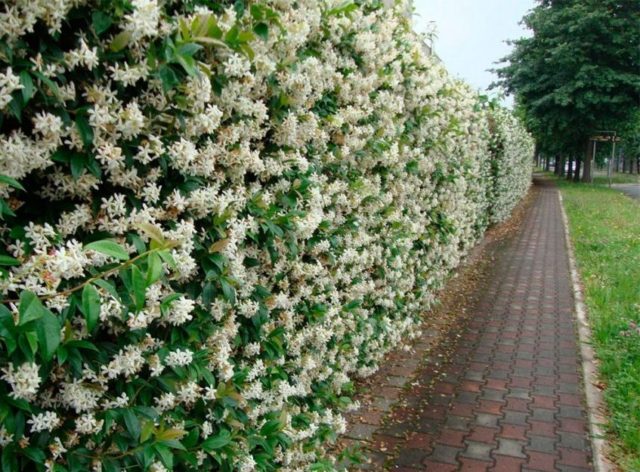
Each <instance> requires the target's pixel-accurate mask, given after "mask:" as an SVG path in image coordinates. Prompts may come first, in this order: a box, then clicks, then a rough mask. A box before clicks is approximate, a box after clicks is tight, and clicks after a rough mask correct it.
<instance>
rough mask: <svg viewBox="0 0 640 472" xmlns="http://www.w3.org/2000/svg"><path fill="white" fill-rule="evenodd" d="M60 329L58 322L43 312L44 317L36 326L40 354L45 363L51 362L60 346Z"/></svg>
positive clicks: (51, 315)
mask: <svg viewBox="0 0 640 472" xmlns="http://www.w3.org/2000/svg"><path fill="white" fill-rule="evenodd" d="M61 328H62V326H61V325H60V321H58V318H57V317H56V316H55V315H54V314H53V313H51V312H50V311H49V310H45V311H44V315H43V316H42V318H40V319H39V320H38V323H37V324H36V333H37V334H38V343H39V346H40V352H41V353H42V354H41V355H42V358H43V359H44V360H45V361H49V360H51V358H52V357H53V354H54V353H55V352H56V349H58V346H59V345H60V330H61Z"/></svg>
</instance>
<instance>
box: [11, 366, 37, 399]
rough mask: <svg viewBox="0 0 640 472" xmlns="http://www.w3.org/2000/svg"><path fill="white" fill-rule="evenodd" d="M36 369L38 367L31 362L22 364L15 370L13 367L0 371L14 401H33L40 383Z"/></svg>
mask: <svg viewBox="0 0 640 472" xmlns="http://www.w3.org/2000/svg"><path fill="white" fill-rule="evenodd" d="M38 369H39V367H38V365H37V364H35V363H33V362H31V363H24V364H22V365H20V367H18V368H17V369H14V368H13V365H9V367H5V368H4V369H2V372H4V375H3V376H2V379H3V380H6V381H7V382H8V383H9V385H11V388H12V390H13V391H12V392H11V393H10V394H9V395H10V396H11V397H12V398H16V399H18V398H21V399H23V400H27V401H31V400H33V399H34V398H35V395H36V394H37V393H38V387H39V386H40V381H41V379H40V376H39V375H38Z"/></svg>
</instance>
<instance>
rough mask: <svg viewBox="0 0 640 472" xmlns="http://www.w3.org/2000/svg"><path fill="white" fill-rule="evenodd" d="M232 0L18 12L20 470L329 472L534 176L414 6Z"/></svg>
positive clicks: (7, 432)
mask: <svg viewBox="0 0 640 472" xmlns="http://www.w3.org/2000/svg"><path fill="white" fill-rule="evenodd" d="M228 3H229V2H208V1H195V0H184V1H178V0H172V1H166V2H158V1H156V0H133V1H131V2H130V1H128V0H113V1H112V0H91V1H88V0H59V1H55V2H52V1H44V0H35V1H30V2H27V1H26V0H12V1H9V2H5V3H4V4H3V5H2V6H0V62H1V63H2V64H1V66H0V71H1V72H0V106H1V107H2V111H3V114H2V115H1V116H2V122H1V123H0V125H1V132H2V134H1V137H0V140H1V142H0V149H1V150H2V151H1V152H2V154H1V158H0V182H1V184H2V186H1V187H0V192H1V193H0V195H1V197H2V198H1V199H0V216H2V222H1V224H0V228H1V231H0V233H1V241H2V244H1V247H0V264H1V265H2V277H1V278H0V287H1V288H2V294H3V303H2V305H1V307H0V340H1V342H2V349H0V366H1V369H2V376H1V378H2V381H0V425H1V426H0V445H2V447H3V452H2V468H3V470H5V471H8V470H43V469H45V468H47V469H48V470H56V471H85V470H96V471H99V470H104V471H116V470H121V469H125V468H126V469H128V470H153V471H161V470H165V469H176V470H183V469H190V468H201V469H202V470H214V469H220V470H241V471H249V470H254V469H257V470H275V469H278V470H300V469H301V468H306V467H308V465H309V464H313V467H314V468H315V470H322V469H330V468H331V461H330V460H328V459H326V457H325V454H324V450H323V445H324V444H326V442H327V441H329V440H331V439H333V438H334V437H335V435H336V434H338V433H340V432H342V431H343V430H344V426H345V425H344V420H343V418H342V416H341V414H340V412H341V411H343V410H344V409H345V408H347V407H348V406H349V403H350V400H349V397H350V395H351V393H352V391H353V383H352V380H353V379H354V378H356V377H358V376H365V375H368V374H369V373H371V372H373V371H374V370H375V369H376V366H377V363H378V361H380V360H381V359H382V357H383V356H384V354H385V353H386V352H387V351H388V350H389V349H391V348H392V347H394V346H397V345H399V344H403V343H407V342H408V341H409V340H410V339H412V338H413V337H415V336H416V335H417V334H418V333H417V327H418V326H419V321H420V316H421V313H423V312H424V311H425V310H426V309H427V308H428V307H429V306H430V304H431V303H432V301H433V299H434V294H435V292H436V290H437V289H438V288H439V287H441V286H442V284H443V282H444V280H445V279H446V277H447V276H448V274H450V273H451V271H452V269H454V268H455V267H456V266H457V265H458V263H459V261H460V260H461V258H462V257H463V256H464V254H465V253H466V251H467V250H468V249H469V248H470V247H471V246H472V245H473V244H474V243H475V242H476V240H477V239H478V237H480V236H481V234H482V232H483V231H484V229H485V228H486V225H487V223H488V216H487V215H488V214H489V213H490V207H491V208H493V210H491V213H492V214H493V215H500V217H502V216H504V215H506V213H508V210H507V209H506V208H507V207H510V206H512V204H513V203H515V201H516V200H517V199H518V198H519V197H520V196H521V194H522V192H524V190H525V188H524V185H520V183H519V182H520V177H517V178H515V177H514V178H513V179H515V180H510V179H512V178H511V177H510V175H511V173H516V172H518V173H521V175H522V181H523V182H524V177H525V176H526V175H527V173H528V172H529V169H530V166H528V167H527V166H523V167H522V168H520V165H521V163H525V162H526V159H524V156H519V155H518V153H519V152H521V151H522V148H518V149H517V150H514V151H513V153H512V152H511V151H509V150H506V151H505V152H504V153H503V154H500V156H501V157H500V159H501V160H500V162H505V163H507V164H508V165H506V166H504V167H500V166H502V164H497V163H496V162H494V165H493V166H492V163H491V161H490V153H489V148H488V140H489V134H488V133H489V127H488V122H487V113H488V112H487V110H486V109H485V108H484V107H483V106H482V105H481V104H480V102H479V101H478V98H477V97H476V95H475V94H474V93H473V92H472V91H471V90H470V89H469V88H468V87H467V86H465V85H463V84H461V83H459V82H456V81H454V80H452V79H451V78H450V77H449V76H448V75H447V73H446V71H445V70H444V69H443V67H442V66H440V65H438V64H437V63H434V62H433V61H432V60H431V59H430V58H429V57H428V56H427V55H425V53H424V52H423V49H422V43H421V41H420V39H419V38H418V37H416V36H415V35H414V34H413V33H412V32H411V29H410V26H409V24H408V20H407V19H406V18H405V16H404V15H403V14H402V11H403V6H402V5H398V6H396V7H395V8H394V9H388V8H385V7H383V6H382V4H381V3H380V2H377V1H366V2H357V3H347V4H341V3H335V2H331V1H328V2H316V1H312V0H302V1H297V2H290V1H286V0H273V1H267V2H243V1H238V2H235V3H234V5H233V6H229V5H228ZM501 116H502V115H501ZM504 116H507V114H506V112H505V114H504ZM505 120H506V121H507V122H508V123H509V125H508V126H505V127H503V128H500V129H501V132H503V133H504V136H503V137H502V138H501V139H502V141H501V143H503V144H501V145H502V146H503V147H505V149H506V148H509V147H510V146H511V145H512V143H513V142H514V141H513V140H511V138H510V137H509V135H510V133H513V132H515V133H520V134H521V133H522V131H521V130H520V128H519V125H517V123H516V122H515V121H509V120H508V119H507V118H505ZM501 136H502V135H501ZM518 139H520V138H518ZM507 151H508V152H507ZM527 152H528V151H527ZM520 157H522V160H520ZM527 157H528V156H527ZM496 166H498V167H500V168H501V170H500V172H499V175H500V176H503V175H504V178H503V177H500V178H499V179H498V181H499V183H500V184H499V185H500V186H499V189H498V193H499V194H500V193H504V194H505V195H506V196H505V197H504V198H502V197H501V198H500V199H497V200H496V202H494V204H493V205H492V206H491V205H490V203H489V202H490V200H491V198H493V196H495V193H494V190H493V179H492V177H491V169H492V168H493V169H494V175H497V174H495V169H496ZM519 175H520V174H519ZM516 181H517V182H518V184H517V186H516V184H514V185H513V186H512V185H511V184H510V183H509V182H516ZM503 201H505V202H506V203H504V205H505V207H504V208H501V209H497V208H496V204H498V205H503V203H501V202H503ZM498 202H500V203H498ZM494 219H496V217H495V216H494Z"/></svg>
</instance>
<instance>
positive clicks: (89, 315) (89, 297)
mask: <svg viewBox="0 0 640 472" xmlns="http://www.w3.org/2000/svg"><path fill="white" fill-rule="evenodd" d="M82 313H83V314H84V318H85V320H86V321H87V329H88V330H89V331H90V332H91V331H93V330H94V328H95V327H96V325H97V324H98V320H99V319H100V294H99V293H98V291H97V290H96V288H95V287H94V286H93V285H91V284H87V285H85V286H84V288H83V289H82Z"/></svg>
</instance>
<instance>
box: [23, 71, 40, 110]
mask: <svg viewBox="0 0 640 472" xmlns="http://www.w3.org/2000/svg"><path fill="white" fill-rule="evenodd" d="M20 84H21V85H22V90H21V92H22V100H23V101H24V103H27V102H28V101H29V100H31V97H33V95H34V94H35V93H36V89H35V87H34V86H33V79H32V78H31V75H30V74H29V72H27V71H26V70H23V71H22V72H20Z"/></svg>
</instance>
